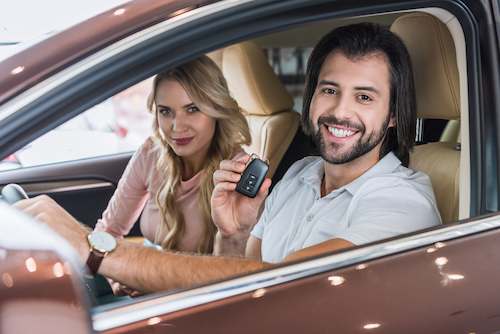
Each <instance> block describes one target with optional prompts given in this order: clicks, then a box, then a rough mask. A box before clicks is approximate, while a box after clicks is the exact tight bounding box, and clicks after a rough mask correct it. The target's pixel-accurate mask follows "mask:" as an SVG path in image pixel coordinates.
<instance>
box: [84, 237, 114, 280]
mask: <svg viewBox="0 0 500 334" xmlns="http://www.w3.org/2000/svg"><path fill="white" fill-rule="evenodd" d="M87 241H88V243H89V246H90V253H89V257H88V258H87V267H88V268H89V271H90V272H91V273H92V275H95V274H97V271H98V270H99V267H100V266H101V262H102V260H103V259H104V257H105V256H106V255H108V254H109V253H111V252H112V251H114V250H115V248H116V240H115V238H114V237H113V236H112V235H111V234H109V233H108V232H104V231H94V232H92V233H90V234H89V235H88V236H87Z"/></svg>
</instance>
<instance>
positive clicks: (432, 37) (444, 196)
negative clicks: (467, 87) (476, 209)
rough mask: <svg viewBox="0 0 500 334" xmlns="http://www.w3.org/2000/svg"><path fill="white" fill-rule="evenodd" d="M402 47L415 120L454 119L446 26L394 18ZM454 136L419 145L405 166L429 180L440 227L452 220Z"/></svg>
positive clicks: (456, 104) (454, 78)
mask: <svg viewBox="0 0 500 334" xmlns="http://www.w3.org/2000/svg"><path fill="white" fill-rule="evenodd" d="M391 30H392V31H393V32H395V33H396V34H398V35H399V36H400V37H401V38H402V40H403V41H404V43H405V44H406V46H407V48H408V51H409V53H410V57H411V60H412V63H413V73H414V77H415V89H416V93H417V115H418V117H421V118H424V119H425V118H427V119H447V120H459V119H460V95H459V75H458V68H457V61H456V53H455V46H454V43H453V39H452V37H451V35H450V33H449V31H448V29H447V28H446V26H445V25H444V24H443V23H442V22H441V21H439V20H438V19H436V18H435V17H433V16H431V15H429V14H425V13H412V14H408V15H404V16H402V17H399V18H398V19H397V20H396V21H395V22H394V23H393V24H392V26H391ZM450 124H451V125H450V127H455V134H454V135H446V138H443V139H444V140H442V141H440V142H435V143H429V144H424V145H419V146H417V147H415V150H414V152H413V153H412V154H411V155H410V167H411V168H413V169H416V170H420V171H422V172H424V173H426V174H427V175H429V176H430V178H431V181H432V185H433V187H434V193H435V195H436V200H437V204H438V208H439V211H440V213H441V219H442V221H443V223H450V222H454V221H456V220H457V219H458V191H459V188H458V187H459V163H460V146H459V144H458V143H457V141H456V140H453V139H450V138H457V137H456V136H458V132H456V131H457V130H456V125H457V124H459V122H453V123H450Z"/></svg>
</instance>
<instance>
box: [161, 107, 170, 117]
mask: <svg viewBox="0 0 500 334" xmlns="http://www.w3.org/2000/svg"><path fill="white" fill-rule="evenodd" d="M158 112H159V113H160V115H162V116H170V115H171V114H172V109H170V108H160V109H158Z"/></svg>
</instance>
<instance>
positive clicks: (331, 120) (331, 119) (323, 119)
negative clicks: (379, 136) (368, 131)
mask: <svg viewBox="0 0 500 334" xmlns="http://www.w3.org/2000/svg"><path fill="white" fill-rule="evenodd" d="M323 124H329V125H339V126H344V127H347V128H351V129H356V130H358V131H360V132H363V131H365V127H364V126H363V124H361V123H354V122H352V121H349V120H346V119H338V118H337V117H335V116H333V115H329V116H320V117H319V118H318V128H319V127H320V126H321V125H323Z"/></svg>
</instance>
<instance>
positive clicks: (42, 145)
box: [0, 79, 152, 171]
mask: <svg viewBox="0 0 500 334" xmlns="http://www.w3.org/2000/svg"><path fill="white" fill-rule="evenodd" d="M150 87H151V79H148V80H145V81H143V82H141V83H139V84H137V85H135V86H132V87H130V88H128V89H126V90H124V91H122V92H120V93H119V94H117V95H115V96H113V97H111V98H109V99H107V100H106V101H104V102H102V103H100V104H98V105H96V106H94V107H93V108H91V109H89V110H87V111H85V112H84V113H82V114H80V115H79V116H77V117H75V118H73V119H71V120H69V121H68V122H66V123H64V124H62V125H60V126H59V127H57V128H55V129H54V130H52V131H50V132H48V133H46V134H45V135H43V136H41V137H40V138H38V139H36V140H35V141H33V142H31V143H30V144H28V145H26V146H25V147H23V148H22V149H20V150H19V151H17V152H16V153H14V154H12V155H10V156H9V157H7V158H6V159H4V160H3V161H2V162H0V171H1V170H8V169H16V168H23V167H31V166H39V165H46V164H52V163H56V162H64V161H73V160H79V159H85V158H92V157H99V156H105V155H111V154H117V153H123V152H130V151H134V150H135V149H137V148H138V147H139V145H140V144H141V143H142V142H143V141H144V140H145V139H146V138H147V137H148V136H149V135H150V134H151V122H152V116H151V115H150V113H149V112H148V110H147V107H146V100H147V96H148V93H149V90H150Z"/></svg>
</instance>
